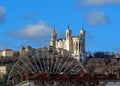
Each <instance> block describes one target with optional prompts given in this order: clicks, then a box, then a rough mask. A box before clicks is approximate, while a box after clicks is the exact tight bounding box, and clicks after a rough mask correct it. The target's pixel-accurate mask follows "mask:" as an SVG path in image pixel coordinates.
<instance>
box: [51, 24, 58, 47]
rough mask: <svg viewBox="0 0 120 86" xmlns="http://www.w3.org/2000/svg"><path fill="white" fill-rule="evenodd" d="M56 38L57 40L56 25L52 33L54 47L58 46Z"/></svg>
mask: <svg viewBox="0 0 120 86" xmlns="http://www.w3.org/2000/svg"><path fill="white" fill-rule="evenodd" d="M56 38H57V33H56V30H55V25H54V27H53V30H52V33H51V41H50V45H51V46H54V47H55V46H56Z"/></svg>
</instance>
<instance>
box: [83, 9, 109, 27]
mask: <svg viewBox="0 0 120 86" xmlns="http://www.w3.org/2000/svg"><path fill="white" fill-rule="evenodd" d="M85 19H86V20H87V22H88V24H89V25H91V26H96V25H103V24H107V23H108V22H109V18H108V17H107V16H106V15H105V13H104V12H102V11H90V12H89V13H87V14H85Z"/></svg>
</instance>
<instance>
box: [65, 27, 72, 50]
mask: <svg viewBox="0 0 120 86" xmlns="http://www.w3.org/2000/svg"><path fill="white" fill-rule="evenodd" d="M71 34H72V31H71V30H70V27H69V26H68V28H67V30H66V50H68V51H72V39H71Z"/></svg>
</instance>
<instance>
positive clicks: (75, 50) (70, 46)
mask: <svg viewBox="0 0 120 86" xmlns="http://www.w3.org/2000/svg"><path fill="white" fill-rule="evenodd" d="M71 34H72V30H71V29H70V27H69V26H68V28H67V30H66V37H65V38H60V39H58V38H57V33H56V30H55V28H54V29H53V31H52V33H51V40H50V46H53V47H55V48H56V49H64V50H67V51H69V52H71V53H72V54H73V55H74V56H75V58H76V59H78V60H79V61H80V60H81V59H82V58H83V56H84V55H85V30H84V27H82V29H81V30H80V35H79V36H72V35H71Z"/></svg>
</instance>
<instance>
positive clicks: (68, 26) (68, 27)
mask: <svg viewBox="0 0 120 86" xmlns="http://www.w3.org/2000/svg"><path fill="white" fill-rule="evenodd" d="M67 29H68V30H70V22H69V21H68V25H67Z"/></svg>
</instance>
